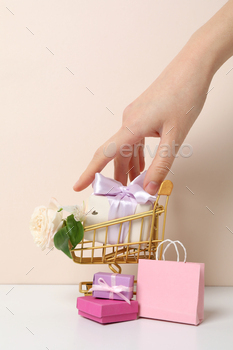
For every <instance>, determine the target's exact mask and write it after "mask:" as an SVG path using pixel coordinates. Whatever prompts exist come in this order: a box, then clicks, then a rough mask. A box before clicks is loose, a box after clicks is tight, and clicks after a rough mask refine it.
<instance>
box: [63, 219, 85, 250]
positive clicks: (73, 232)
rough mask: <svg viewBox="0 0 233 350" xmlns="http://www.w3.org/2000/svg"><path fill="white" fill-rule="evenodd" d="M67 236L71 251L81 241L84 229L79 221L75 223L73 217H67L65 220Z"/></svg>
mask: <svg viewBox="0 0 233 350" xmlns="http://www.w3.org/2000/svg"><path fill="white" fill-rule="evenodd" d="M66 227H67V229H68V230H67V234H68V235H69V238H70V242H71V244H72V249H74V248H75V247H76V245H77V244H78V243H79V242H80V241H81V240H82V239H83V234H84V229H83V225H82V223H81V222H80V221H76V220H75V218H74V215H73V214H72V215H69V216H68V217H67V219H66Z"/></svg>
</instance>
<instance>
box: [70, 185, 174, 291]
mask: <svg viewBox="0 0 233 350" xmlns="http://www.w3.org/2000/svg"><path fill="white" fill-rule="evenodd" d="M172 189H173V184H172V182H171V181H170V180H165V181H163V182H162V184H161V186H160V188H159V191H158V195H157V198H156V201H155V202H154V205H153V208H152V209H151V210H148V211H145V212H142V213H138V214H134V215H129V216H124V217H121V218H119V219H114V220H109V221H106V222H101V223H98V224H95V225H90V226H86V227H84V236H83V239H82V241H81V242H80V243H79V244H78V245H77V246H76V248H75V249H71V244H70V245H69V247H70V252H71V256H72V259H73V261H74V262H75V263H78V264H108V266H109V268H110V269H111V271H112V272H113V273H121V266H120V264H137V263H138V260H139V259H155V253H156V249H157V246H158V244H159V243H160V242H162V241H163V240H164V235H165V224H166V216H167V205H168V200H169V196H170V195H171V192H172ZM161 196H164V197H165V204H164V205H161V204H159V201H160V198H161ZM162 214H163V220H162V232H161V234H159V217H160V216H161V215H162ZM147 218H150V229H149V238H148V239H146V240H142V232H143V225H144V222H145V220H146V219H147ZM134 220H137V221H140V233H139V240H138V241H137V242H134V241H131V227H132V222H134ZM124 222H128V223H129V232H128V235H127V242H120V236H121V229H122V224H123V223H124ZM112 225H119V233H118V239H117V242H116V243H115V244H108V243H107V242H108V230H109V227H110V226H112ZM103 228H104V229H105V242H104V243H99V242H97V241H96V231H97V230H98V229H103ZM89 231H92V232H93V239H92V240H87V239H85V233H86V232H89ZM159 236H160V237H159ZM161 248H162V247H161ZM161 256H162V249H161V251H160V259H161ZM91 286H92V282H81V283H80V292H82V293H84V294H86V295H88V294H89V293H88V290H89V289H90V288H91ZM83 288H85V289H83Z"/></svg>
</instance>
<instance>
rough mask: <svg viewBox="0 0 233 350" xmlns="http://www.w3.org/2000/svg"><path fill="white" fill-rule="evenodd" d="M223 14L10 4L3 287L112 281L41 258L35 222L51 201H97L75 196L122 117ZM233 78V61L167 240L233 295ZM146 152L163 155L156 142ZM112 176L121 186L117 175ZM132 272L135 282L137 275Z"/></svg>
mask: <svg viewBox="0 0 233 350" xmlns="http://www.w3.org/2000/svg"><path fill="white" fill-rule="evenodd" d="M225 2H226V1H222V0H216V1H213V0H206V1H204V2H203V1H201V0H195V1H194V0H192V1H191V0H190V1H185V0H176V1H173V0H163V1H162V0H160V1H152V0H151V1H148V0H147V1H145V0H143V1H142V0H137V1H132V0H128V1H125V0H124V1H123V0H118V1H107V0H105V1H103V0H98V1H94V0H89V1H86V0H85V1H84V0H83V1H71V0H66V1H61V0H59V1H55V0H41V1H38V2H32V1H29V0H23V1H20V2H19V1H17V0H11V1H10V0H9V1H4V2H2V3H1V5H0V6H1V14H0V31H1V33H0V37H1V55H0V69H1V85H0V86H1V87H0V100H1V128H0V133H1V135H0V140H1V150H0V152H1V154H0V157H1V158H0V162H1V163H0V164H1V197H0V200H1V211H0V215H1V234H0V236H1V245H0V257H1V264H0V283H11V284H16V283H29V284H30V283H46V284H50V283H51V284H52V283H55V284H56V283H57V284H65V283H70V284H72V283H78V282H79V281H82V280H91V279H92V275H93V273H94V272H97V271H98V270H100V269H103V270H105V271H108V269H107V267H106V266H104V267H101V266H98V265H97V266H86V265H83V266H80V265H76V264H74V263H73V262H72V261H70V260H69V259H68V258H67V257H66V256H65V255H63V254H62V253H61V252H58V251H55V250H53V251H51V252H50V253H49V254H47V255H46V253H47V251H44V252H42V251H40V249H39V248H37V247H36V246H35V245H34V243H33V240H32V237H31V235H30V232H29V219H30V216H31V213H32V211H33V210H34V207H35V206H38V205H41V204H44V205H46V204H47V203H48V201H49V198H50V197H51V196H54V197H56V198H57V199H58V200H59V202H60V203H61V204H75V203H77V204H78V203H81V201H82V200H83V199H86V198H87V197H88V196H89V195H90V194H91V192H92V189H91V187H90V188H88V189H86V190H84V191H83V192H82V193H75V192H74V191H73V190H72V186H73V184H74V182H75V181H76V180H77V179H78V177H79V175H80V174H81V173H82V171H83V169H84V168H85V167H86V166H87V164H88V163H89V161H90V159H91V158H92V156H93V153H94V151H95V150H96V148H97V147H98V146H99V145H101V144H102V143H103V142H104V141H105V140H106V138H108V137H110V136H111V135H112V134H113V133H114V132H115V131H116V130H117V129H118V128H119V127H120V125H121V117H122V111H123V109H124V108H125V107H126V106H127V104H129V103H130V102H132V101H133V100H134V99H135V98H136V97H137V96H138V95H139V94H140V93H141V92H142V91H144V89H145V88H146V87H147V86H148V85H149V84H151V82H152V81H153V80H154V79H155V78H156V77H157V76H158V75H159V74H160V72H161V71H162V69H163V68H165V66H166V65H167V64H168V63H169V62H170V61H171V59H172V58H173V57H174V56H175V55H176V54H177V53H178V51H179V50H180V49H181V48H182V46H183V45H184V44H185V43H186V42H187V40H188V39H189V37H190V36H191V34H192V33H193V32H194V31H195V30H196V29H197V28H198V27H200V26H201V25H202V24H203V23H204V22H206V21H207V20H208V19H209V18H210V17H211V16H212V15H213V14H214V13H215V12H216V11H217V10H218V9H219V8H220V7H221V6H222V5H223V4H224V3H225ZM7 8H8V9H7ZM10 11H11V12H12V13H13V14H12V13H11V12H10ZM27 28H28V29H27ZM31 32H32V33H33V34H32V33H31ZM49 50H50V51H52V53H51V52H50V51H49ZM66 67H68V69H69V70H70V71H72V73H73V74H72V73H71V72H70V71H69V70H68V69H67V68H66ZM232 67H233V58H231V59H230V60H229V61H227V62H226V63H225V64H224V65H223V66H222V67H221V69H220V70H219V71H218V72H217V74H216V76H215V77H214V79H213V81H212V83H211V87H214V89H213V90H212V91H211V92H210V93H209V95H208V98H207V101H206V104H205V107H204V109H203V111H202V113H201V115H200V116H199V119H198V120H197V121H196V123H195V124H194V126H193V128H192V130H191V131H190V133H189V135H188V136H187V138H186V140H185V143H189V144H191V145H192V147H193V155H192V156H191V157H190V158H182V157H179V158H178V159H177V160H176V162H175V163H174V165H173V167H172V171H173V172H174V175H172V174H169V176H168V178H169V179H171V180H172V181H173V183H174V191H173V194H172V196H171V199H170V203H169V208H168V218H167V229H166V237H169V238H172V239H179V240H181V241H182V242H183V243H184V245H185V246H186V248H187V252H188V261H197V262H204V263H205V264H206V284H207V285H233V274H232V265H233V254H232V251H233V249H232V248H233V234H232V232H231V231H233V215H232V207H233V206H232V203H233V201H232V198H233V186H232V177H233V161H232V149H233V138H232V132H233V118H232V115H233V103H232V90H233V70H232V71H231V72H230V73H229V74H227V75H226V73H227V72H228V71H229V70H230V69H231V68H232ZM87 88H88V89H90V90H91V91H92V92H93V93H94V95H93V94H92V93H91V92H89V90H88V89H87ZM106 107H108V108H109V109H110V110H111V111H112V112H113V113H114V115H113V114H111V113H110V112H109V111H108V109H107V108H106ZM147 144H148V145H149V146H150V148H151V149H153V148H154V147H155V145H156V144H158V140H156V139H148V140H147ZM150 162H151V158H150V156H149V154H148V152H147V154H146V164H147V167H148V166H149V164H150ZM103 174H104V175H106V176H110V177H112V176H113V163H110V164H109V165H108V166H107V167H106V168H105V169H104V171H103ZM186 186H187V187H189V188H190V189H191V190H192V191H193V193H194V195H193V194H192V193H191V192H190V191H189V190H188V189H187V188H186ZM206 207H209V208H210V209H211V210H212V211H213V213H214V214H212V213H211V212H210V211H209V210H208V209H207V208H206ZM227 227H228V228H229V229H230V230H231V231H229V229H228V228H227ZM170 257H173V255H172V253H171V254H170ZM168 258H169V254H168ZM33 267H34V268H33ZM31 268H33V269H32V270H31V272H30V273H28V274H27V272H28V271H29V270H30V269H31ZM123 271H124V272H125V273H128V272H132V273H136V266H131V265H128V266H124V268H123Z"/></svg>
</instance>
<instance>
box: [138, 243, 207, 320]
mask: <svg viewBox="0 0 233 350" xmlns="http://www.w3.org/2000/svg"><path fill="white" fill-rule="evenodd" d="M167 241H168V242H170V243H169V244H168V245H167V246H166V248H165V250H164V252H163V260H158V251H159V246H160V245H161V244H163V243H165V242H167ZM176 243H179V244H180V245H181V246H182V247H183V249H184V251H185V258H184V262H180V261H179V252H178V249H177V246H176ZM171 244H173V245H174V246H175V249H176V252H177V261H165V260H164V259H165V252H166V250H167V248H168V247H169V246H170V245H171ZM137 301H138V303H139V317H147V318H154V319H158V320H166V321H173V322H180V323H187V324H193V325H198V324H199V323H200V322H202V321H203V318H204V264H200V263H189V262H186V250H185V248H184V246H183V245H182V244H181V243H180V242H179V241H174V242H172V241H171V240H165V241H164V242H161V243H160V244H159V245H158V247H157V252H156V260H149V259H147V260H144V259H140V260H139V266H138V277H137Z"/></svg>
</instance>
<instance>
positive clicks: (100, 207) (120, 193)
mask: <svg viewBox="0 0 233 350" xmlns="http://www.w3.org/2000/svg"><path fill="white" fill-rule="evenodd" d="M145 176H146V171H144V172H143V173H142V174H140V175H139V176H138V177H136V178H135V179H134V180H133V181H132V182H131V183H130V184H129V185H128V186H123V185H122V183H121V182H119V181H116V180H113V179H110V178H107V177H105V176H103V175H102V174H100V173H96V174H95V180H94V181H93V183H92V187H93V190H94V192H93V193H92V195H91V196H90V197H89V199H88V207H87V212H89V213H90V214H88V215H86V218H85V221H84V227H86V226H89V225H95V224H98V223H101V222H106V221H109V220H113V219H117V218H121V217H124V216H128V215H133V214H138V213H141V212H145V211H148V210H151V209H152V208H153V203H154V202H155V200H156V198H157V196H156V195H155V196H151V195H150V194H149V193H147V192H146V191H144V189H143V181H144V178H145ZM150 227H151V217H145V218H144V220H143V228H142V236H141V240H142V241H145V240H148V238H149V234H150ZM119 229H120V224H114V225H111V226H109V227H108V237H107V243H108V244H116V243H117V242H118V236H119ZM140 230H141V219H136V220H133V221H132V222H131V232H130V237H128V234H129V222H128V221H127V222H124V223H123V224H122V227H121V233H120V240H119V243H124V242H130V243H131V242H138V241H139V240H140ZM105 234H106V228H105V227H104V228H99V229H96V233H95V240H96V242H100V243H105V237H106V236H105ZM93 235H94V232H93V231H87V232H85V236H84V238H85V239H87V240H93Z"/></svg>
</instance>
